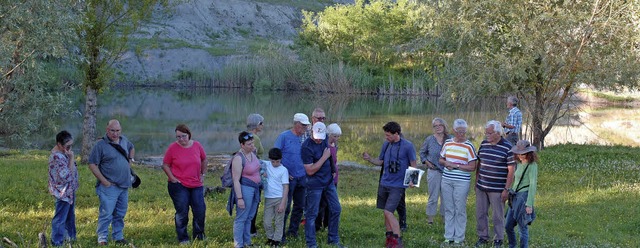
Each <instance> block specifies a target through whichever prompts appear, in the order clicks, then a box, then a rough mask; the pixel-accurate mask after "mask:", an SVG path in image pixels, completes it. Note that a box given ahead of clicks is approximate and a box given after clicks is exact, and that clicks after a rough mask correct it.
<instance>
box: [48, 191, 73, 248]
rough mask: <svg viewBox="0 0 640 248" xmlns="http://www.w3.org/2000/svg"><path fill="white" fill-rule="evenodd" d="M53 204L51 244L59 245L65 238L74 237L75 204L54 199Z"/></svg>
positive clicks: (71, 238)
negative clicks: (54, 208)
mask: <svg viewBox="0 0 640 248" xmlns="http://www.w3.org/2000/svg"><path fill="white" fill-rule="evenodd" d="M73 199H75V197H73ZM55 206H56V210H55V212H54V214H53V219H51V245H53V246H61V245H62V243H64V240H65V239H70V240H75V239H76V205H75V204H69V203H68V202H66V201H61V200H60V199H56V205H55Z"/></svg>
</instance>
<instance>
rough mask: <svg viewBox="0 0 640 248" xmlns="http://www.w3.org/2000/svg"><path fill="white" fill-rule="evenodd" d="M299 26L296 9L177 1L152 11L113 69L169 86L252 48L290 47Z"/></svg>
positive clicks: (236, 0)
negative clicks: (184, 74)
mask: <svg viewBox="0 0 640 248" xmlns="http://www.w3.org/2000/svg"><path fill="white" fill-rule="evenodd" d="M314 2H316V1H311V0H310V1H309V3H306V4H307V5H309V4H313V3H314ZM317 2H318V3H317V5H322V3H323V2H324V3H326V2H327V1H317ZM334 2H336V3H349V2H354V1H344V0H342V1H337V0H336V1H334ZM301 20H302V12H301V9H300V8H299V7H297V6H291V5H284V4H270V3H265V2H262V1H247V0H194V1H182V2H180V3H179V4H178V3H176V5H174V6H173V7H172V8H171V11H169V12H167V11H163V10H162V9H157V11H156V14H155V16H154V19H153V20H152V21H151V22H150V23H148V24H146V25H144V27H143V28H142V29H141V31H140V32H138V33H137V34H136V35H135V36H133V37H132V43H134V47H135V48H132V50H131V51H129V52H127V53H126V54H125V55H124V56H123V58H122V59H121V61H120V62H119V63H117V64H116V67H117V68H118V69H119V70H121V71H122V73H123V75H124V77H123V78H125V79H126V80H130V81H169V80H170V79H173V78H176V77H177V76H178V75H179V74H180V73H188V72H211V71H215V70H216V69H220V68H222V67H223V66H224V65H225V64H227V63H229V62H230V61H232V60H233V59H235V58H238V57H244V56H247V55H249V54H250V53H251V52H252V51H251V48H252V46H256V44H266V43H269V42H274V43H280V44H292V42H293V39H294V37H295V36H296V35H297V28H299V27H300V25H301V23H302V21H301Z"/></svg>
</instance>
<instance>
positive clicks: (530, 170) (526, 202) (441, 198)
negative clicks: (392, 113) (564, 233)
mask: <svg viewBox="0 0 640 248" xmlns="http://www.w3.org/2000/svg"><path fill="white" fill-rule="evenodd" d="M517 103H518V100H517V98H515V97H509V98H508V99H507V107H508V108H509V115H508V116H507V118H506V120H505V122H502V123H501V122H499V121H495V120H491V121H488V122H487V123H486V125H485V139H484V140H483V141H482V142H481V144H480V147H479V149H478V150H476V148H475V147H474V146H473V144H472V143H471V142H470V141H469V140H468V138H467V135H466V134H467V128H468V125H467V123H466V121H465V120H463V119H456V120H454V122H453V128H452V129H453V135H451V134H450V133H449V131H448V127H447V123H446V121H445V120H443V119H441V118H434V119H433V120H432V122H431V124H432V127H433V134H432V135H429V136H428V137H427V138H426V139H425V140H424V142H423V144H422V146H421V147H420V151H419V155H420V160H421V162H422V164H423V165H424V166H426V167H427V183H428V194H429V198H428V201H427V206H426V215H427V224H429V225H433V224H434V221H435V216H436V215H437V212H438V202H440V207H439V211H440V215H442V216H443V219H444V239H445V240H444V243H443V245H444V246H463V242H464V239H465V229H466V223H467V210H466V202H467V196H468V193H469V189H470V186H471V178H472V174H475V181H474V183H473V185H475V187H474V189H475V193H476V219H477V226H476V230H477V235H478V241H477V242H476V243H475V246H476V247H483V246H486V245H489V244H491V245H493V246H494V247H501V246H502V244H503V239H504V232H505V230H506V233H507V238H508V240H509V247H515V246H516V244H517V240H516V236H515V232H514V228H515V226H519V231H520V247H528V236H529V235H528V225H530V224H531V222H532V221H533V219H535V212H534V211H533V204H534V200H535V193H536V188H537V174H538V167H537V156H536V147H535V146H532V145H531V144H530V142H529V141H526V140H519V134H520V132H521V126H522V113H521V112H520V110H519V109H518V108H517ZM383 130H384V133H385V139H386V141H385V142H384V143H383V145H382V148H381V150H380V155H379V156H378V157H377V158H374V157H372V156H370V155H369V154H368V153H367V152H365V153H363V159H364V160H366V161H369V162H370V163H372V164H375V165H378V166H382V171H381V178H380V183H379V186H378V195H377V208H380V209H382V210H383V213H384V220H385V227H386V242H385V246H386V247H403V242H402V235H401V230H402V228H401V225H400V224H401V222H399V221H398V220H397V219H396V218H395V215H394V211H398V215H399V217H400V218H401V219H402V211H401V210H400V208H401V206H403V204H404V196H405V189H406V188H407V187H413V185H412V183H409V185H406V184H403V180H402V179H403V177H404V175H405V173H404V172H405V170H407V168H408V167H410V166H411V167H416V166H417V165H416V164H417V163H416V156H415V151H414V148H413V144H412V143H411V142H410V141H408V140H406V139H404V137H403V136H402V133H401V127H400V125H399V124H398V123H396V122H388V123H387V124H385V125H384V126H383ZM507 199H509V206H510V207H509V210H508V211H507V213H506V215H505V202H507ZM489 212H491V213H492V214H491V216H492V222H493V233H494V237H493V238H492V237H491V236H490V234H489V222H488V218H489ZM405 218H406V217H405ZM505 219H506V220H505ZM405 225H406V223H405ZM405 227H406V226H405ZM491 242H492V243H491Z"/></svg>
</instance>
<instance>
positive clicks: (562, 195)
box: [0, 142, 640, 247]
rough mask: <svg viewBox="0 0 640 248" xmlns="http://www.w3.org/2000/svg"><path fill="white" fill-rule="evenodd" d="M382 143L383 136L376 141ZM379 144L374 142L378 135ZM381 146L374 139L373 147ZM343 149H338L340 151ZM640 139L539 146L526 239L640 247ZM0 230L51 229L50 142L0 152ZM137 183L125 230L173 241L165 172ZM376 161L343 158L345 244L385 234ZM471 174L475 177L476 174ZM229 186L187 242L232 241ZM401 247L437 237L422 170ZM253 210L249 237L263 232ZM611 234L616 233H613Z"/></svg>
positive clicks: (85, 208) (84, 180) (83, 235)
mask: <svg viewBox="0 0 640 248" xmlns="http://www.w3.org/2000/svg"><path fill="white" fill-rule="evenodd" d="M380 143H381V142H380ZM380 143H379V144H377V145H378V146H379V145H380ZM378 149H379V147H378ZM342 154H343V153H341V154H340V156H342ZM639 154H640V150H638V148H630V147H622V146H611V147H604V146H582V145H562V146H554V147H550V148H548V149H546V150H544V151H542V152H540V154H539V155H540V162H539V166H540V167H539V184H538V194H537V196H536V202H535V206H534V208H535V209H536V211H537V219H536V221H535V222H534V223H533V225H531V226H530V228H529V231H530V245H531V247H638V246H639V245H640V243H639V241H638V240H637V238H636V236H637V233H638V231H639V230H640V222H638V220H639V219H640V213H638V212H637V211H630V210H633V209H635V208H636V207H637V206H638V204H640V170H638V166H637V164H636V163H634V162H633V161H638V160H640V155H639ZM0 156H2V158H3V159H2V160H0V181H2V182H3V188H4V189H3V191H1V192H0V201H1V202H2V206H3V207H2V209H1V210H0V233H2V234H3V237H7V238H8V239H10V240H12V241H14V242H16V243H18V245H19V246H20V247H35V244H36V243H37V234H38V232H44V233H46V234H48V233H50V230H51V229H50V223H51V221H50V220H51V217H52V215H53V209H54V200H53V198H52V197H51V196H49V195H48V193H47V189H46V187H47V186H46V185H47V166H43V165H46V163H47V159H48V153H47V152H46V151H16V150H12V151H8V152H1V153H0ZM134 168H135V169H136V172H137V173H138V175H139V176H140V177H141V178H142V180H143V183H142V186H141V187H140V188H138V189H132V190H130V192H129V210H128V213H127V217H126V219H125V223H126V227H125V235H126V238H127V239H128V240H130V241H132V242H133V243H134V245H135V246H136V247H177V246H178V244H177V241H176V239H175V227H174V225H173V222H174V209H173V205H172V203H171V200H170V198H169V196H168V193H166V192H167V191H166V182H167V179H166V175H165V174H164V172H163V171H162V170H160V169H157V168H150V167H144V166H134ZM79 173H80V189H79V191H78V192H77V194H76V196H77V203H76V204H77V205H76V218H77V220H76V224H77V229H78V240H77V241H76V242H75V243H74V244H73V246H74V247H75V246H78V247H93V246H95V242H96V236H95V230H96V219H97V215H98V205H99V203H98V199H97V196H96V195H95V188H94V185H95V177H94V176H93V175H92V174H91V172H90V171H89V170H88V168H87V167H86V165H82V164H81V165H80V166H79ZM221 173H222V171H221V170H220V169H218V170H213V171H210V172H209V173H208V176H207V177H206V178H205V185H206V186H216V185H219V184H220V181H219V178H218V176H219V175H220V174H221ZM378 173H379V170H378V169H374V168H372V169H368V168H366V167H365V168H350V167H346V166H341V168H340V182H339V184H338V193H339V196H340V203H341V205H342V214H341V217H340V219H341V221H340V230H339V235H340V239H341V242H342V243H344V244H345V245H346V246H348V247H380V246H381V245H382V243H383V242H384V236H383V235H382V233H383V232H384V219H383V215H382V212H381V210H379V209H376V207H375V201H376V200H375V199H376V189H377V185H378V176H379V174H378ZM472 180H473V179H472ZM227 196H228V195H227V193H224V194H215V193H213V194H209V195H207V197H206V198H205V199H206V200H205V201H206V204H207V214H206V222H205V223H206V226H205V233H206V235H207V237H208V238H207V240H206V241H204V242H199V241H198V242H194V243H193V244H192V245H191V247H231V246H232V245H233V244H232V226H233V217H232V216H229V215H228V214H227V212H226V210H225V205H226V201H227ZM406 201H407V215H408V229H407V231H406V232H404V233H403V241H404V242H405V245H406V246H407V247H439V245H440V243H441V242H442V240H443V238H442V235H443V232H444V228H443V221H442V219H441V218H436V222H435V224H434V225H431V226H430V225H427V223H426V216H425V215H424V206H425V204H426V201H427V187H426V180H425V178H423V181H422V182H421V187H420V188H413V189H407V198H406ZM474 210H475V193H473V190H471V191H470V192H469V196H468V199H467V229H466V234H467V235H466V240H465V241H466V242H467V244H469V243H473V242H474V241H475V240H476V239H477V236H476V230H475V226H476V225H475V224H476V218H475V211H474ZM261 224H262V211H259V216H258V222H257V225H258V230H259V233H260V234H261V235H259V236H258V237H257V238H253V242H254V243H255V244H263V243H264V242H265V241H266V238H265V237H264V235H263V234H264V231H263V229H262V225H261ZM612 234H615V235H612ZM326 235H327V233H326V230H323V231H320V232H318V237H317V240H318V243H319V245H320V246H321V247H324V246H328V245H327V244H326ZM303 237H304V231H303V229H301V230H300V238H297V239H290V240H289V241H290V242H289V243H288V244H287V246H288V247H305V240H304V238H303Z"/></svg>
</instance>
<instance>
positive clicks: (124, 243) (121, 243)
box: [116, 239, 129, 245]
mask: <svg viewBox="0 0 640 248" xmlns="http://www.w3.org/2000/svg"><path fill="white" fill-rule="evenodd" d="M128 244H129V241H127V240H126V239H121V240H116V245H128Z"/></svg>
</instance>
